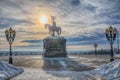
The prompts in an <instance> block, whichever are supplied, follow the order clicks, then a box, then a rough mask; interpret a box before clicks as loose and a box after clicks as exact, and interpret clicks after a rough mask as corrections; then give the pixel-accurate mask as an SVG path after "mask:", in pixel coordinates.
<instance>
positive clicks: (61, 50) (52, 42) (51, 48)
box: [43, 16, 67, 57]
mask: <svg viewBox="0 0 120 80" xmlns="http://www.w3.org/2000/svg"><path fill="white" fill-rule="evenodd" d="M51 22H52V25H50V24H45V28H47V29H48V30H49V34H50V35H51V36H49V37H46V38H45V39H44V40H43V48H44V54H43V55H44V57H67V52H66V39H65V38H64V37H60V34H61V28H60V27H58V26H56V22H55V17H54V16H52V17H51ZM55 32H56V33H57V34H55Z"/></svg>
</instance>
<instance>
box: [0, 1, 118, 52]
mask: <svg viewBox="0 0 120 80" xmlns="http://www.w3.org/2000/svg"><path fill="white" fill-rule="evenodd" d="M119 3H120V0H114V1H113V0H0V29H1V30H0V31H1V35H0V36H1V39H2V41H3V43H4V42H5V41H4V34H3V32H4V30H5V29H6V28H8V27H11V26H14V29H16V31H17V36H16V37H17V41H18V42H19V43H22V44H23V43H29V45H28V44H24V45H21V46H23V48H24V46H25V45H26V46H28V47H27V49H28V50H29V49H30V48H29V46H31V45H34V46H35V45H36V46H37V45H38V43H39V44H42V41H41V40H42V39H43V38H45V37H46V36H48V34H47V33H48V30H46V29H44V27H43V25H41V24H40V22H39V21H38V20H39V17H40V15H43V14H45V15H47V16H51V15H55V16H56V22H57V25H58V26H60V27H61V28H62V30H63V33H62V36H64V37H66V38H67V44H68V46H71V45H72V46H84V47H87V46H88V47H89V46H90V45H92V44H93V43H94V42H97V43H99V44H101V45H103V46H104V44H107V41H106V40H105V36H104V31H105V29H106V28H107V27H108V26H109V25H112V26H113V27H116V28H117V29H120V28H119V26H120V22H119V21H120V14H119V13H120V5H119ZM93 39H94V40H93ZM38 47H40V46H38ZM23 48H22V47H20V49H23ZM80 48H81V47H80ZM88 49H89V48H88Z"/></svg>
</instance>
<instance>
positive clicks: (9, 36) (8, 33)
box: [5, 28, 16, 64]
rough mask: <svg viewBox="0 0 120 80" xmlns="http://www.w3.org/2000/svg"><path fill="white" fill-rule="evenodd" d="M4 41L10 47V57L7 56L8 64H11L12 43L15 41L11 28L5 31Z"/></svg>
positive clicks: (14, 33)
mask: <svg viewBox="0 0 120 80" xmlns="http://www.w3.org/2000/svg"><path fill="white" fill-rule="evenodd" d="M5 35H6V39H7V41H8V42H9V45H10V55H9V63H10V64H13V60H12V42H13V41H14V39H15V35H16V32H15V30H13V29H12V28H9V29H8V30H6V31H5Z"/></svg>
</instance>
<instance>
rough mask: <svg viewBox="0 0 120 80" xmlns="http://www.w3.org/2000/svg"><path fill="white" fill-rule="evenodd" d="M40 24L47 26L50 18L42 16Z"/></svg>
mask: <svg viewBox="0 0 120 80" xmlns="http://www.w3.org/2000/svg"><path fill="white" fill-rule="evenodd" d="M39 20H40V23H42V24H46V23H47V22H48V18H47V16H40V19H39Z"/></svg>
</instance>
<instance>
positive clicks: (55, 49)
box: [43, 37, 67, 57]
mask: <svg viewBox="0 0 120 80" xmlns="http://www.w3.org/2000/svg"><path fill="white" fill-rule="evenodd" d="M43 45H44V46H43V47H44V54H43V56H44V57H67V52H66V39H65V38H64V37H47V38H45V39H44V40H43Z"/></svg>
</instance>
